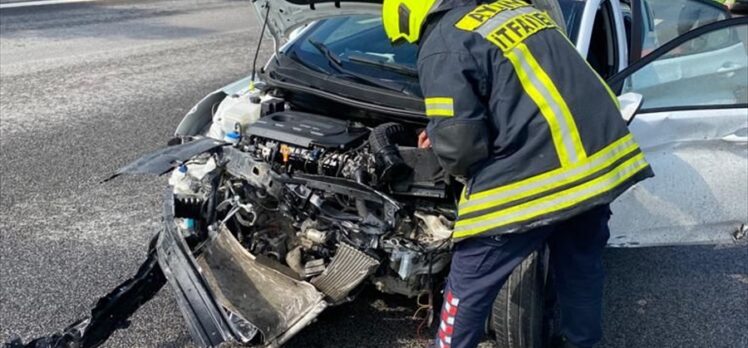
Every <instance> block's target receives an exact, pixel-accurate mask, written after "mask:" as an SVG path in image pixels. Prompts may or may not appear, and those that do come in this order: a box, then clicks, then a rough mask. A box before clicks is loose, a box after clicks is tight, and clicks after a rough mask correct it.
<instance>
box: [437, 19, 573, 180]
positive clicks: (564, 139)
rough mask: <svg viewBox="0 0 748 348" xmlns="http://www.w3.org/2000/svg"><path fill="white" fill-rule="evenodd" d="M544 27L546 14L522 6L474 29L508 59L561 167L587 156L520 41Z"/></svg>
mask: <svg viewBox="0 0 748 348" xmlns="http://www.w3.org/2000/svg"><path fill="white" fill-rule="evenodd" d="M548 28H555V24H554V23H553V20H552V19H551V18H550V17H548V15H546V14H545V13H542V12H540V11H537V10H535V9H532V8H529V7H522V8H518V9H512V10H504V11H499V12H497V13H494V14H493V16H492V17H491V18H489V19H487V20H485V21H484V22H483V24H482V25H480V26H478V27H477V28H476V29H474V31H475V32H476V33H478V34H480V35H481V36H483V37H484V38H486V39H487V40H488V41H490V42H492V43H493V44H495V45H497V46H498V47H499V48H501V49H502V51H504V53H505V55H506V57H507V58H508V59H509V60H510V61H511V63H512V65H513V66H514V70H515V71H516V72H517V76H518V77H519V79H520V82H521V83H522V87H523V88H524V89H525V92H526V93H527V94H528V95H529V96H530V98H531V99H532V100H533V101H534V102H535V104H536V105H537V106H538V108H539V109H540V113H541V114H542V115H543V117H544V118H545V119H546V122H548V127H549V128H550V131H551V137H552V139H553V144H554V146H555V148H556V152H557V153H558V158H559V162H560V163H561V166H562V167H568V166H570V165H572V164H574V163H578V162H579V161H582V160H584V159H585V158H587V153H586V151H585V150H584V146H583V145H582V139H581V136H580V135H579V130H578V129H577V127H576V123H575V122H574V117H573V116H572V115H571V110H569V107H568V105H566V102H565V101H564V99H563V97H562V96H561V93H559V91H558V89H557V88H556V85H555V84H554V83H553V81H552V80H551V78H550V77H549V76H548V74H546V72H545V71H544V70H543V68H542V67H541V66H540V64H539V63H538V62H537V60H535V58H534V57H533V56H532V53H531V52H530V50H529V49H528V48H527V46H526V45H525V44H523V43H522V41H524V40H525V39H526V38H527V37H529V36H531V35H532V34H534V33H536V32H538V31H540V30H544V29H548ZM427 114H428V113H427Z"/></svg>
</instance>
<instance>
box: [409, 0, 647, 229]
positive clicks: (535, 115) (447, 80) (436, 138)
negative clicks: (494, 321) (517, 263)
mask: <svg viewBox="0 0 748 348" xmlns="http://www.w3.org/2000/svg"><path fill="white" fill-rule="evenodd" d="M445 3H454V1H445ZM437 12H439V11H437ZM435 17H437V18H438V19H434V18H431V19H430V21H431V22H430V24H429V25H428V26H427V30H426V34H425V35H426V37H425V38H424V39H423V40H422V42H421V45H420V49H419V53H418V71H419V76H420V79H421V88H422V90H423V94H424V97H425V103H426V114H427V116H428V117H429V119H430V122H429V126H428V128H427V133H428V136H429V138H430V140H431V143H432V147H433V150H434V152H435V153H436V155H437V157H438V158H439V159H440V161H441V163H442V166H443V167H444V168H445V170H447V172H449V173H450V174H452V175H455V176H458V177H464V178H466V179H467V181H466V187H465V190H464V193H463V195H462V197H461V199H460V202H459V207H458V215H459V217H458V221H457V223H456V225H455V229H454V234H453V237H454V238H455V239H458V240H459V239H463V238H467V237H472V236H476V235H486V234H505V233H516V232H522V231H526V230H529V229H532V228H535V227H538V226H542V225H547V224H551V223H554V222H557V221H560V220H564V219H567V218H569V217H571V216H574V215H576V214H579V213H581V212H583V211H585V210H588V209H590V208H592V207H593V206H597V205H601V204H607V203H610V202H611V201H613V200H614V199H615V198H616V197H617V196H618V195H620V194H621V193H623V192H624V191H625V190H626V189H627V188H629V187H631V186H632V185H633V184H634V183H636V182H638V181H641V180H643V179H645V178H647V177H651V176H653V175H654V174H653V172H652V170H651V168H650V167H649V164H648V163H647V161H646V160H645V158H644V154H643V153H642V152H641V150H640V149H639V146H638V145H637V143H636V142H635V141H634V139H633V137H632V135H631V134H630V133H629V131H628V129H627V127H626V123H625V121H624V120H623V118H622V116H621V113H620V111H619V109H618V101H617V98H616V97H615V95H614V94H613V93H612V92H611V90H610V89H609V88H608V86H607V85H606V84H605V82H604V81H603V80H602V79H601V78H600V77H599V75H597V73H596V72H595V71H594V70H593V69H592V68H591V67H590V66H589V65H588V64H587V62H586V61H585V60H584V59H583V58H582V57H581V56H580V55H579V54H578V53H577V51H576V50H575V48H574V46H573V45H572V44H571V42H570V41H569V40H568V39H567V38H566V37H565V36H564V34H563V33H562V32H560V31H559V30H558V29H557V28H556V25H555V23H554V22H553V20H552V19H551V18H550V17H549V16H548V15H547V14H545V13H544V12H541V11H539V10H536V9H535V8H533V7H530V6H528V5H527V3H524V2H522V1H518V0H500V1H496V2H493V3H488V4H483V5H480V6H477V7H476V6H450V8H448V9H447V10H446V11H442V12H441V13H439V14H438V15H437V16H435Z"/></svg>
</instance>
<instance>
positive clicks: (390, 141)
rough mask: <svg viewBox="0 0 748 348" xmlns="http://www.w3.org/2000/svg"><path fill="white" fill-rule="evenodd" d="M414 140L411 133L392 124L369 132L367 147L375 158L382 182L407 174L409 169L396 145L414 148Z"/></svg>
mask: <svg viewBox="0 0 748 348" xmlns="http://www.w3.org/2000/svg"><path fill="white" fill-rule="evenodd" d="M415 140H416V137H415V135H414V134H413V132H412V131H410V130H408V129H407V128H406V127H405V126H403V125H401V124H398V123H394V122H390V123H384V124H381V125H379V126H377V127H375V128H374V129H373V130H372V131H371V134H370V135H369V145H371V152H372V153H373V154H374V155H375V156H376V158H377V164H378V165H377V167H378V170H379V171H380V173H381V174H380V176H381V179H382V180H384V181H389V180H392V179H394V178H397V177H400V176H403V175H406V174H408V173H409V171H410V167H408V165H407V164H405V162H404V161H403V158H402V157H401V156H400V151H398V149H397V145H405V146H408V145H409V146H414V145H415Z"/></svg>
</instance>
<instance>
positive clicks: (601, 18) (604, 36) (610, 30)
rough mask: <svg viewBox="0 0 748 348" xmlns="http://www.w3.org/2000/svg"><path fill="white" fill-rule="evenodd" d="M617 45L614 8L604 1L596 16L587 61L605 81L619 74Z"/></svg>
mask: <svg viewBox="0 0 748 348" xmlns="http://www.w3.org/2000/svg"><path fill="white" fill-rule="evenodd" d="M617 44H618V42H617V35H616V28H615V21H614V17H613V6H612V5H611V3H610V1H607V0H606V1H602V2H601V3H600V7H598V9H597V13H596V14H595V22H594V24H593V26H592V36H591V38H590V48H589V51H588V53H587V61H588V62H589V63H590V66H592V68H593V69H595V71H597V73H598V74H600V76H602V77H603V78H605V79H607V78H609V77H611V76H613V75H614V74H615V73H617V72H618V59H617V58H618V55H617V53H618V52H617V48H618V46H617Z"/></svg>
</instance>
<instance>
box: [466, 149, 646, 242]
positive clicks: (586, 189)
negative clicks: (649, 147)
mask: <svg viewBox="0 0 748 348" xmlns="http://www.w3.org/2000/svg"><path fill="white" fill-rule="evenodd" d="M647 166H648V164H647V161H646V160H645V159H644V154H641V153H640V154H639V155H637V156H634V157H632V158H631V159H629V160H628V161H626V162H624V163H622V164H621V165H619V166H618V167H616V169H615V170H613V171H611V172H610V173H607V174H605V175H603V176H600V177H599V178H596V179H594V180H591V181H589V182H587V183H585V184H582V185H579V186H576V187H573V188H570V189H568V190H565V191H561V192H558V193H555V194H552V195H549V196H546V197H542V198H539V199H536V200H533V201H530V202H527V203H524V204H521V205H517V206H513V207H511V208H507V209H505V210H500V211H497V212H494V213H491V214H486V215H484V216H480V217H477V218H473V219H468V220H458V221H457V224H456V226H455V229H454V234H453V237H454V238H465V237H469V236H473V235H476V234H479V233H482V232H485V231H488V230H490V229H493V228H497V227H502V226H506V225H510V224H513V223H517V222H522V221H527V220H530V219H533V218H536V217H539V216H543V215H547V214H550V213H554V212H558V211H561V210H564V209H568V208H571V207H573V206H575V205H577V204H579V203H581V202H584V201H586V200H588V199H590V198H593V197H596V196H598V195H601V194H604V193H606V192H608V191H610V190H612V189H613V188H615V187H617V186H618V185H620V184H621V183H623V182H624V181H626V180H628V179H629V178H631V177H632V176H634V175H635V174H636V173H638V172H639V171H641V170H642V169H644V168H646V167H647Z"/></svg>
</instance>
